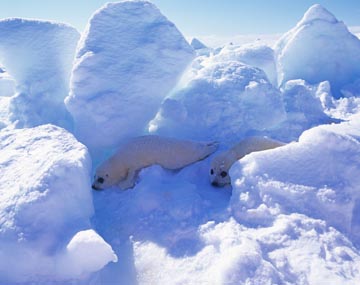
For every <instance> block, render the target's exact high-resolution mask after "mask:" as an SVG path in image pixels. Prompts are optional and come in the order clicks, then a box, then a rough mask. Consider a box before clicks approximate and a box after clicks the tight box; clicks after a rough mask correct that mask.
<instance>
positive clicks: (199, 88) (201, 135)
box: [149, 52, 285, 143]
mask: <svg viewBox="0 0 360 285" xmlns="http://www.w3.org/2000/svg"><path fill="white" fill-rule="evenodd" d="M224 53H226V52H224ZM185 78H186V79H184V80H187V82H185V83H183V87H179V88H178V90H176V91H175V92H173V93H172V94H170V95H169V96H168V97H167V98H165V100H164V101H163V103H162V105H161V109H160V111H159V112H158V114H157V116H156V117H155V119H154V120H153V121H152V122H151V123H150V126H149V130H150V132H153V133H157V134H161V135H169V136H180V137H190V138H192V139H197V140H206V139H209V138H210V139H212V140H219V141H222V142H225V143H234V141H237V140H239V139H240V138H242V137H244V136H245V135H248V134H251V133H253V132H260V131H263V130H269V129H272V128H274V127H276V126H277V125H279V124H280V123H281V122H282V121H283V120H285V110H284V105H283V102H282V99H281V94H280V91H279V90H278V89H276V88H275V87H274V86H273V85H272V84H271V83H270V82H269V80H268V79H267V76H266V74H265V73H264V71H263V70H261V69H259V68H256V67H253V66H249V65H246V64H244V63H242V62H241V61H240V60H238V59H237V57H236V56H232V53H230V54H229V55H228V54H227V53H226V56H224V55H223V54H222V53H220V54H218V55H215V56H211V55H210V56H209V57H199V58H198V60H196V61H194V63H193V65H192V68H191V69H190V70H189V71H188V73H187V74H186V75H185ZM219 122H221V123H219ZM194 129H196V132H193V130H194Z"/></svg>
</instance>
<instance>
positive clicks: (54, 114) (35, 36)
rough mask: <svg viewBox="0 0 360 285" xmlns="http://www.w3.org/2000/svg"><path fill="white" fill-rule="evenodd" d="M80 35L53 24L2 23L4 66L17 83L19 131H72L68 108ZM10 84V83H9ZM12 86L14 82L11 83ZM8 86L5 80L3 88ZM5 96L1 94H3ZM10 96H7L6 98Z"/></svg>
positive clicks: (13, 109)
mask: <svg viewBox="0 0 360 285" xmlns="http://www.w3.org/2000/svg"><path fill="white" fill-rule="evenodd" d="M79 37H80V35H79V32H78V31H76V29H75V28H73V27H71V26H69V25H65V24H60V23H55V22H49V21H39V20H27V19H5V20H1V21H0V62H1V63H2V64H3V65H4V67H5V69H6V71H7V73H8V74H9V75H10V76H11V77H12V79H13V80H14V81H15V89H16V94H15V95H14V94H11V93H12V92H9V91H10V90H12V89H13V87H12V86H7V90H9V89H10V90H9V91H8V92H4V93H0V96H12V95H14V96H13V97H12V98H11V102H10V106H9V109H10V110H9V111H10V115H11V122H13V124H14V125H15V127H17V128H22V127H33V126H38V125H41V124H46V123H53V124H56V125H59V126H63V127H66V128H68V129H70V128H71V127H72V122H71V117H70V115H69V113H68V112H67V110H66V108H65V105H64V102H63V101H64V98H65V97H66V96H67V94H68V93H69V80H70V72H71V67H72V62H73V59H74V54H75V48H76V45H77V41H78V39H79ZM7 81H9V79H7ZM8 83H9V84H12V82H8ZM4 84H5V82H4V78H1V80H0V86H3V85H4ZM0 92H1V90H0ZM6 93H7V94H6Z"/></svg>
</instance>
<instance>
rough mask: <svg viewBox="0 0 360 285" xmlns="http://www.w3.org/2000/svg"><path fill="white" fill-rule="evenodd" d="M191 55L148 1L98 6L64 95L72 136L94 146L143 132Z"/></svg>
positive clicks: (115, 142)
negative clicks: (73, 131) (66, 95)
mask: <svg viewBox="0 0 360 285" xmlns="http://www.w3.org/2000/svg"><path fill="white" fill-rule="evenodd" d="M192 58H193V49H192V48H191V47H190V45H189V44H188V43H187V42H186V40H185V39H184V37H183V36H182V35H181V33H180V32H179V31H178V30H177V28H176V27H175V25H174V24H173V23H171V22H170V21H169V20H168V19H167V18H166V17H165V16H163V15H162V14H161V13H160V11H159V10H158V9H157V8H156V7H155V6H154V5H153V4H151V3H149V2H146V1H124V2H119V3H109V4H107V5H105V6H104V7H102V8H101V9H99V10H98V11H97V12H95V14H94V15H93V16H92V18H91V19H90V21H89V23H88V26H87V29H86V31H85V32H84V33H83V34H82V37H81V39H80V43H79V45H78V48H77V54H76V60H75V64H74V68H73V71H72V78H71V90H70V95H69V96H68V97H67V98H66V106H67V108H68V110H69V111H70V113H71V114H72V116H73V117H74V120H75V127H76V135H77V137H78V138H79V139H80V141H82V142H84V143H86V144H87V145H88V146H91V148H93V149H96V148H104V147H107V148H111V147H114V146H117V145H118V144H119V142H120V141H121V140H122V139H125V138H129V137H132V136H135V135H140V134H142V133H144V132H145V127H146V124H147V122H148V121H149V120H150V119H151V118H152V117H153V116H154V114H155V113H156V111H157V109H158V106H159V104H160V103H161V100H162V99H163V98H164V97H165V96H166V94H167V93H168V92H169V91H170V90H171V89H172V88H173V87H174V86H175V84H176V82H177V80H178V77H179V76H180V75H181V72H182V71H183V70H184V69H185V68H186V66H187V65H188V64H189V63H190V61H191V59H192Z"/></svg>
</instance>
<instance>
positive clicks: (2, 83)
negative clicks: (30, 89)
mask: <svg viewBox="0 0 360 285" xmlns="http://www.w3.org/2000/svg"><path fill="white" fill-rule="evenodd" d="M14 94H15V80H14V79H13V78H12V77H11V76H10V74H9V73H8V72H6V71H5V70H4V69H3V68H1V67H0V97H1V96H5V97H10V96H13V95H14Z"/></svg>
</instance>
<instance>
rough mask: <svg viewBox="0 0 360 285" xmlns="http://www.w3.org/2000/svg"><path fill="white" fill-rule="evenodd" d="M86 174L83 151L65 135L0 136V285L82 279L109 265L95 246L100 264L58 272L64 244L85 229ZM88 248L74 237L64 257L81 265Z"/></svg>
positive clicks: (55, 131) (45, 128)
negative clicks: (84, 274) (99, 257)
mask: <svg viewBox="0 0 360 285" xmlns="http://www.w3.org/2000/svg"><path fill="white" fill-rule="evenodd" d="M90 171H91V161H90V156H89V154H88V152H87V149H86V148H85V146H83V145H82V144H80V143H79V142H77V141H76V140H75V138H74V137H73V135H71V134H70V133H68V132H67V131H65V130H64V129H61V128H59V127H55V126H53V125H42V126H39V127H36V128H31V129H18V130H12V131H11V130H7V129H5V130H2V131H1V132H0V283H2V284H9V283H10V282H36V283H42V282H44V281H49V280H50V281H53V282H55V281H62V280H65V279H68V278H71V279H77V278H85V277H86V276H83V275H80V274H81V273H82V272H83V271H86V272H91V271H94V270H97V269H99V267H100V264H102V265H105V264H106V263H107V262H109V260H111V259H108V258H105V256H108V254H107V253H108V251H109V250H108V249H106V248H105V247H104V246H101V245H100V244H101V243H100V242H99V241H97V242H96V246H95V247H96V248H97V253H98V255H97V256H99V255H101V254H103V255H104V256H103V258H101V261H100V260H99V262H97V263H91V264H90V261H89V263H85V262H83V263H79V264H77V266H78V268H77V269H76V270H75V269H74V270H75V271H74V272H72V273H71V272H70V273H69V272H57V263H58V262H60V259H59V258H60V257H61V256H62V253H61V252H62V251H65V248H64V247H65V246H66V244H67V243H68V241H69V240H70V239H71V237H73V236H74V235H75V234H76V233H77V232H78V231H80V230H84V229H88V228H90V220H89V219H90V217H91V216H92V214H93V211H94V210H93V205H92V195H91V185H90ZM86 236H88V235H86ZM89 237H92V239H94V240H99V238H95V237H94V235H89ZM75 241H77V242H76V243H75ZM79 242H81V243H82V244H79ZM87 244H88V242H87V241H86V238H85V237H84V236H83V235H81V234H79V236H77V238H76V239H73V242H70V244H69V250H70V253H69V254H70V255H71V256H73V259H74V258H75V259H76V258H80V259H81V258H82V256H83V254H82V252H81V249H82V248H83V247H87ZM97 245H98V246H97ZM100 251H101V253H100ZM76 256H78V257H76Z"/></svg>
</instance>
